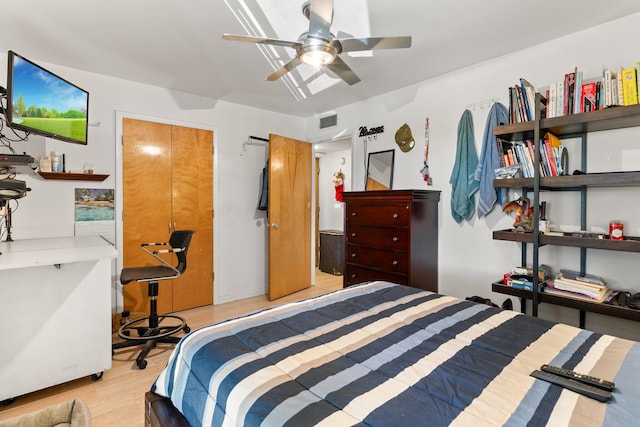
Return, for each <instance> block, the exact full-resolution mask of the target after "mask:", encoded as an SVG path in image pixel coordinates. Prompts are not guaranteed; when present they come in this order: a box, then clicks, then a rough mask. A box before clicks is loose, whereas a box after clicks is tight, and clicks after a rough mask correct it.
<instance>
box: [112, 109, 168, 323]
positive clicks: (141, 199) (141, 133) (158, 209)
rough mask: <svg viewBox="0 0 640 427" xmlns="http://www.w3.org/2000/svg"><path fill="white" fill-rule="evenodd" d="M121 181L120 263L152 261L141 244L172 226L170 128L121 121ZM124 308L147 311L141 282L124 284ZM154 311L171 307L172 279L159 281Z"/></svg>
mask: <svg viewBox="0 0 640 427" xmlns="http://www.w3.org/2000/svg"><path fill="white" fill-rule="evenodd" d="M122 129H123V148H122V171H123V176H122V183H123V193H122V199H123V206H124V208H123V211H124V216H123V220H122V224H123V230H122V234H123V244H122V259H123V264H124V265H123V266H124V267H141V266H145V265H153V264H155V263H157V261H156V260H154V259H153V258H152V257H151V256H150V255H149V254H147V253H146V252H144V251H143V250H142V249H141V247H140V244H141V243H145V242H162V241H167V240H168V239H169V232H170V230H169V226H170V224H171V221H172V218H171V198H172V195H171V180H172V176H171V175H172V174H171V126H170V125H166V124H162V123H154V122H146V121H141V120H134V119H124V120H123V126H122ZM123 289H124V307H125V309H127V310H130V311H131V312H143V313H148V311H149V297H148V296H147V294H148V292H147V285H146V283H129V284H127V285H125V286H124V287H123ZM159 294H160V295H159V296H158V311H159V312H160V313H165V312H168V311H171V306H172V302H171V299H172V298H171V294H172V289H171V281H170V280H165V281H162V282H161V283H160V291H159Z"/></svg>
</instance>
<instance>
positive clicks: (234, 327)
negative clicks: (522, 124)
mask: <svg viewBox="0 0 640 427" xmlns="http://www.w3.org/2000/svg"><path fill="white" fill-rule="evenodd" d="M545 363H550V364H553V365H560V366H564V367H566V368H570V369H573V370H575V371H578V372H582V373H588V374H591V375H594V376H599V377H603V378H606V379H611V380H613V381H615V383H616V390H615V391H614V393H613V395H614V397H613V398H612V399H611V400H610V401H609V402H608V403H600V402H598V401H595V400H592V399H589V398H586V397H583V396H580V395H578V394H576V393H573V392H571V391H568V390H563V389H561V388H559V387H557V386H554V385H550V384H548V383H546V382H543V381H540V380H536V379H534V378H533V377H531V376H529V374H530V373H531V371H533V370H535V369H539V368H540V365H542V364H545ZM152 391H155V393H157V394H160V395H162V396H166V397H169V398H170V399H171V400H172V402H173V404H174V406H175V407H176V408H177V409H178V410H179V411H180V412H182V413H183V414H184V415H185V417H186V418H187V420H188V421H189V422H190V423H191V424H192V425H194V426H199V425H205V426H209V425H211V426H237V425H249V426H254V425H267V426H282V425H290V426H306V425H320V426H332V427H333V426H343V425H361V426H365V425H370V426H419V425H424V426H445V425H456V426H473V427H477V426H497V425H505V426H525V425H532V426H543V425H551V426H565V425H567V426H579V427H585V426H594V425H597V426H599V425H607V426H625V425H636V424H635V423H638V422H639V421H638V420H640V343H636V342H633V341H628V340H624V339H620V338H614V337H611V336H607V335H601V334H596V333H592V332H588V331H584V330H581V329H578V328H575V327H572V326H567V325H561V324H555V323H552V322H548V321H545V320H542V319H537V318H532V317H529V316H525V315H522V314H519V313H516V312H513V311H502V310H499V309H496V308H493V307H490V306H487V305H483V304H476V303H472V302H469V301H464V300H460V299H457V298H454V297H449V296H443V295H439V294H434V293H430V292H425V291H422V290H419V289H415V288H411V287H407V286H399V285H394V284H391V283H386V282H373V283H369V284H364V285H359V286H353V287H349V288H346V289H343V290H340V291H337V292H334V293H331V294H328V295H324V296H320V297H316V298H312V299H308V300H304V301H301V302H295V303H288V304H284V305H281V306H278V307H274V308H270V309H267V310H264V311H261V312H258V313H254V314H251V315H248V316H245V317H241V318H238V319H232V320H228V321H225V322H222V323H219V324H215V325H212V326H208V327H205V328H202V329H199V330H197V331H193V332H191V333H190V334H189V335H187V336H186V337H185V338H184V339H183V340H182V341H181V342H180V344H179V345H178V346H177V347H176V348H175V350H174V352H173V354H172V355H171V358H170V360H169V363H168V365H167V367H166V369H165V370H164V371H163V372H162V373H161V374H160V376H159V377H158V379H157V380H156V382H155V384H154V385H153V387H152Z"/></svg>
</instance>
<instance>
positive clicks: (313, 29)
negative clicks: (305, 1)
mask: <svg viewBox="0 0 640 427" xmlns="http://www.w3.org/2000/svg"><path fill="white" fill-rule="evenodd" d="M332 21H333V0H311V11H310V14H309V35H312V36H314V37H318V38H320V39H323V40H330V39H331V33H330V32H329V27H331V22H332Z"/></svg>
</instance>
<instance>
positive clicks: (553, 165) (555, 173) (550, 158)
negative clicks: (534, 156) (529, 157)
mask: <svg viewBox="0 0 640 427" xmlns="http://www.w3.org/2000/svg"><path fill="white" fill-rule="evenodd" d="M544 148H545V151H546V155H547V161H548V162H549V172H551V176H558V168H557V166H556V158H555V156H554V155H553V147H552V146H551V141H549V140H548V139H545V140H544Z"/></svg>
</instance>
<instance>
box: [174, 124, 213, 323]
mask: <svg viewBox="0 0 640 427" xmlns="http://www.w3.org/2000/svg"><path fill="white" fill-rule="evenodd" d="M171 139H172V168H171V171H172V173H171V176H172V182H173V186H172V188H173V190H172V199H173V201H172V217H173V221H174V223H175V227H176V229H179V230H180V229H190V230H196V233H195V234H194V235H193V239H192V241H191V246H190V247H189V253H188V254H187V271H186V272H185V274H184V275H182V276H180V277H179V278H178V279H176V280H174V282H173V311H179V310H185V309H188V308H193V307H200V306H203V305H209V304H213V132H212V131H209V130H203V129H193V128H186V127H181V126H173V127H172V136H171Z"/></svg>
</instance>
